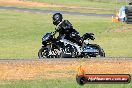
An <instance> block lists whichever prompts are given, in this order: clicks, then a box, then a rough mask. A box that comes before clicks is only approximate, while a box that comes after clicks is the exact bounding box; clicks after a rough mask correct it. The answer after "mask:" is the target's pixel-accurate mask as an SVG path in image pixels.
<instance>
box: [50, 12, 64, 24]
mask: <svg viewBox="0 0 132 88" xmlns="http://www.w3.org/2000/svg"><path fill="white" fill-rule="evenodd" d="M52 18H53V24H54V25H58V24H59V23H60V22H61V21H62V19H63V17H62V14H60V13H55V14H54V15H53V17H52Z"/></svg>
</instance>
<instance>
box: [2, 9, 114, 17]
mask: <svg viewBox="0 0 132 88" xmlns="http://www.w3.org/2000/svg"><path fill="white" fill-rule="evenodd" d="M0 10H15V11H20V12H33V13H50V14H53V13H56V12H60V13H62V14H69V15H82V16H96V17H111V16H113V15H114V14H96V13H80V12H68V11H55V10H40V9H29V8H18V7H12V6H11V7H9V6H8V7H7V6H6V7H5V6H0Z"/></svg>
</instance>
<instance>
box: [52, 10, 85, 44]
mask: <svg viewBox="0 0 132 88" xmlns="http://www.w3.org/2000/svg"><path fill="white" fill-rule="evenodd" d="M52 19H53V24H54V25H55V26H56V30H57V32H59V37H61V36H62V35H65V38H66V39H68V40H70V41H72V42H75V43H77V44H78V45H79V46H82V44H83V39H82V38H81V37H80V35H79V32H77V31H76V30H75V29H74V28H73V26H72V24H71V23H70V22H69V21H68V20H62V19H63V16H62V14H61V13H55V14H53V17H52ZM59 37H58V38H59Z"/></svg>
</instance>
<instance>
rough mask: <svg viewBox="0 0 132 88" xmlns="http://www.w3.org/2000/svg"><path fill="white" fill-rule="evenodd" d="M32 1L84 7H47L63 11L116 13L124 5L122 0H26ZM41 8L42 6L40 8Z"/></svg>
mask: <svg viewBox="0 0 132 88" xmlns="http://www.w3.org/2000/svg"><path fill="white" fill-rule="evenodd" d="M27 1H33V2H46V3H51V4H60V5H69V6H79V7H86V8H85V9H79V8H74V9H72V10H71V8H69V9H68V8H49V9H55V10H63V11H77V12H84V13H114V14H115V13H116V12H117V9H119V8H121V7H122V6H124V5H126V3H125V2H124V1H122V2H120V1H116V0H27ZM41 9H42V8H41Z"/></svg>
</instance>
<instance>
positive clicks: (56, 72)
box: [0, 58, 132, 80]
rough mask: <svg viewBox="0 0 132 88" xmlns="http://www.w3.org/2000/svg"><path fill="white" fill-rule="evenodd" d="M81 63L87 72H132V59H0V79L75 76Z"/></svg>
mask: <svg viewBox="0 0 132 88" xmlns="http://www.w3.org/2000/svg"><path fill="white" fill-rule="evenodd" d="M80 65H82V66H83V68H84V69H85V71H86V73H88V74H93V73H95V74H107V73H109V74H132V59H131V58H129V59H126V58H113V59H46V60H0V80H31V79H38V78H42V79H57V78H67V77H70V78H75V75H76V74H77V67H78V66H80Z"/></svg>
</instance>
